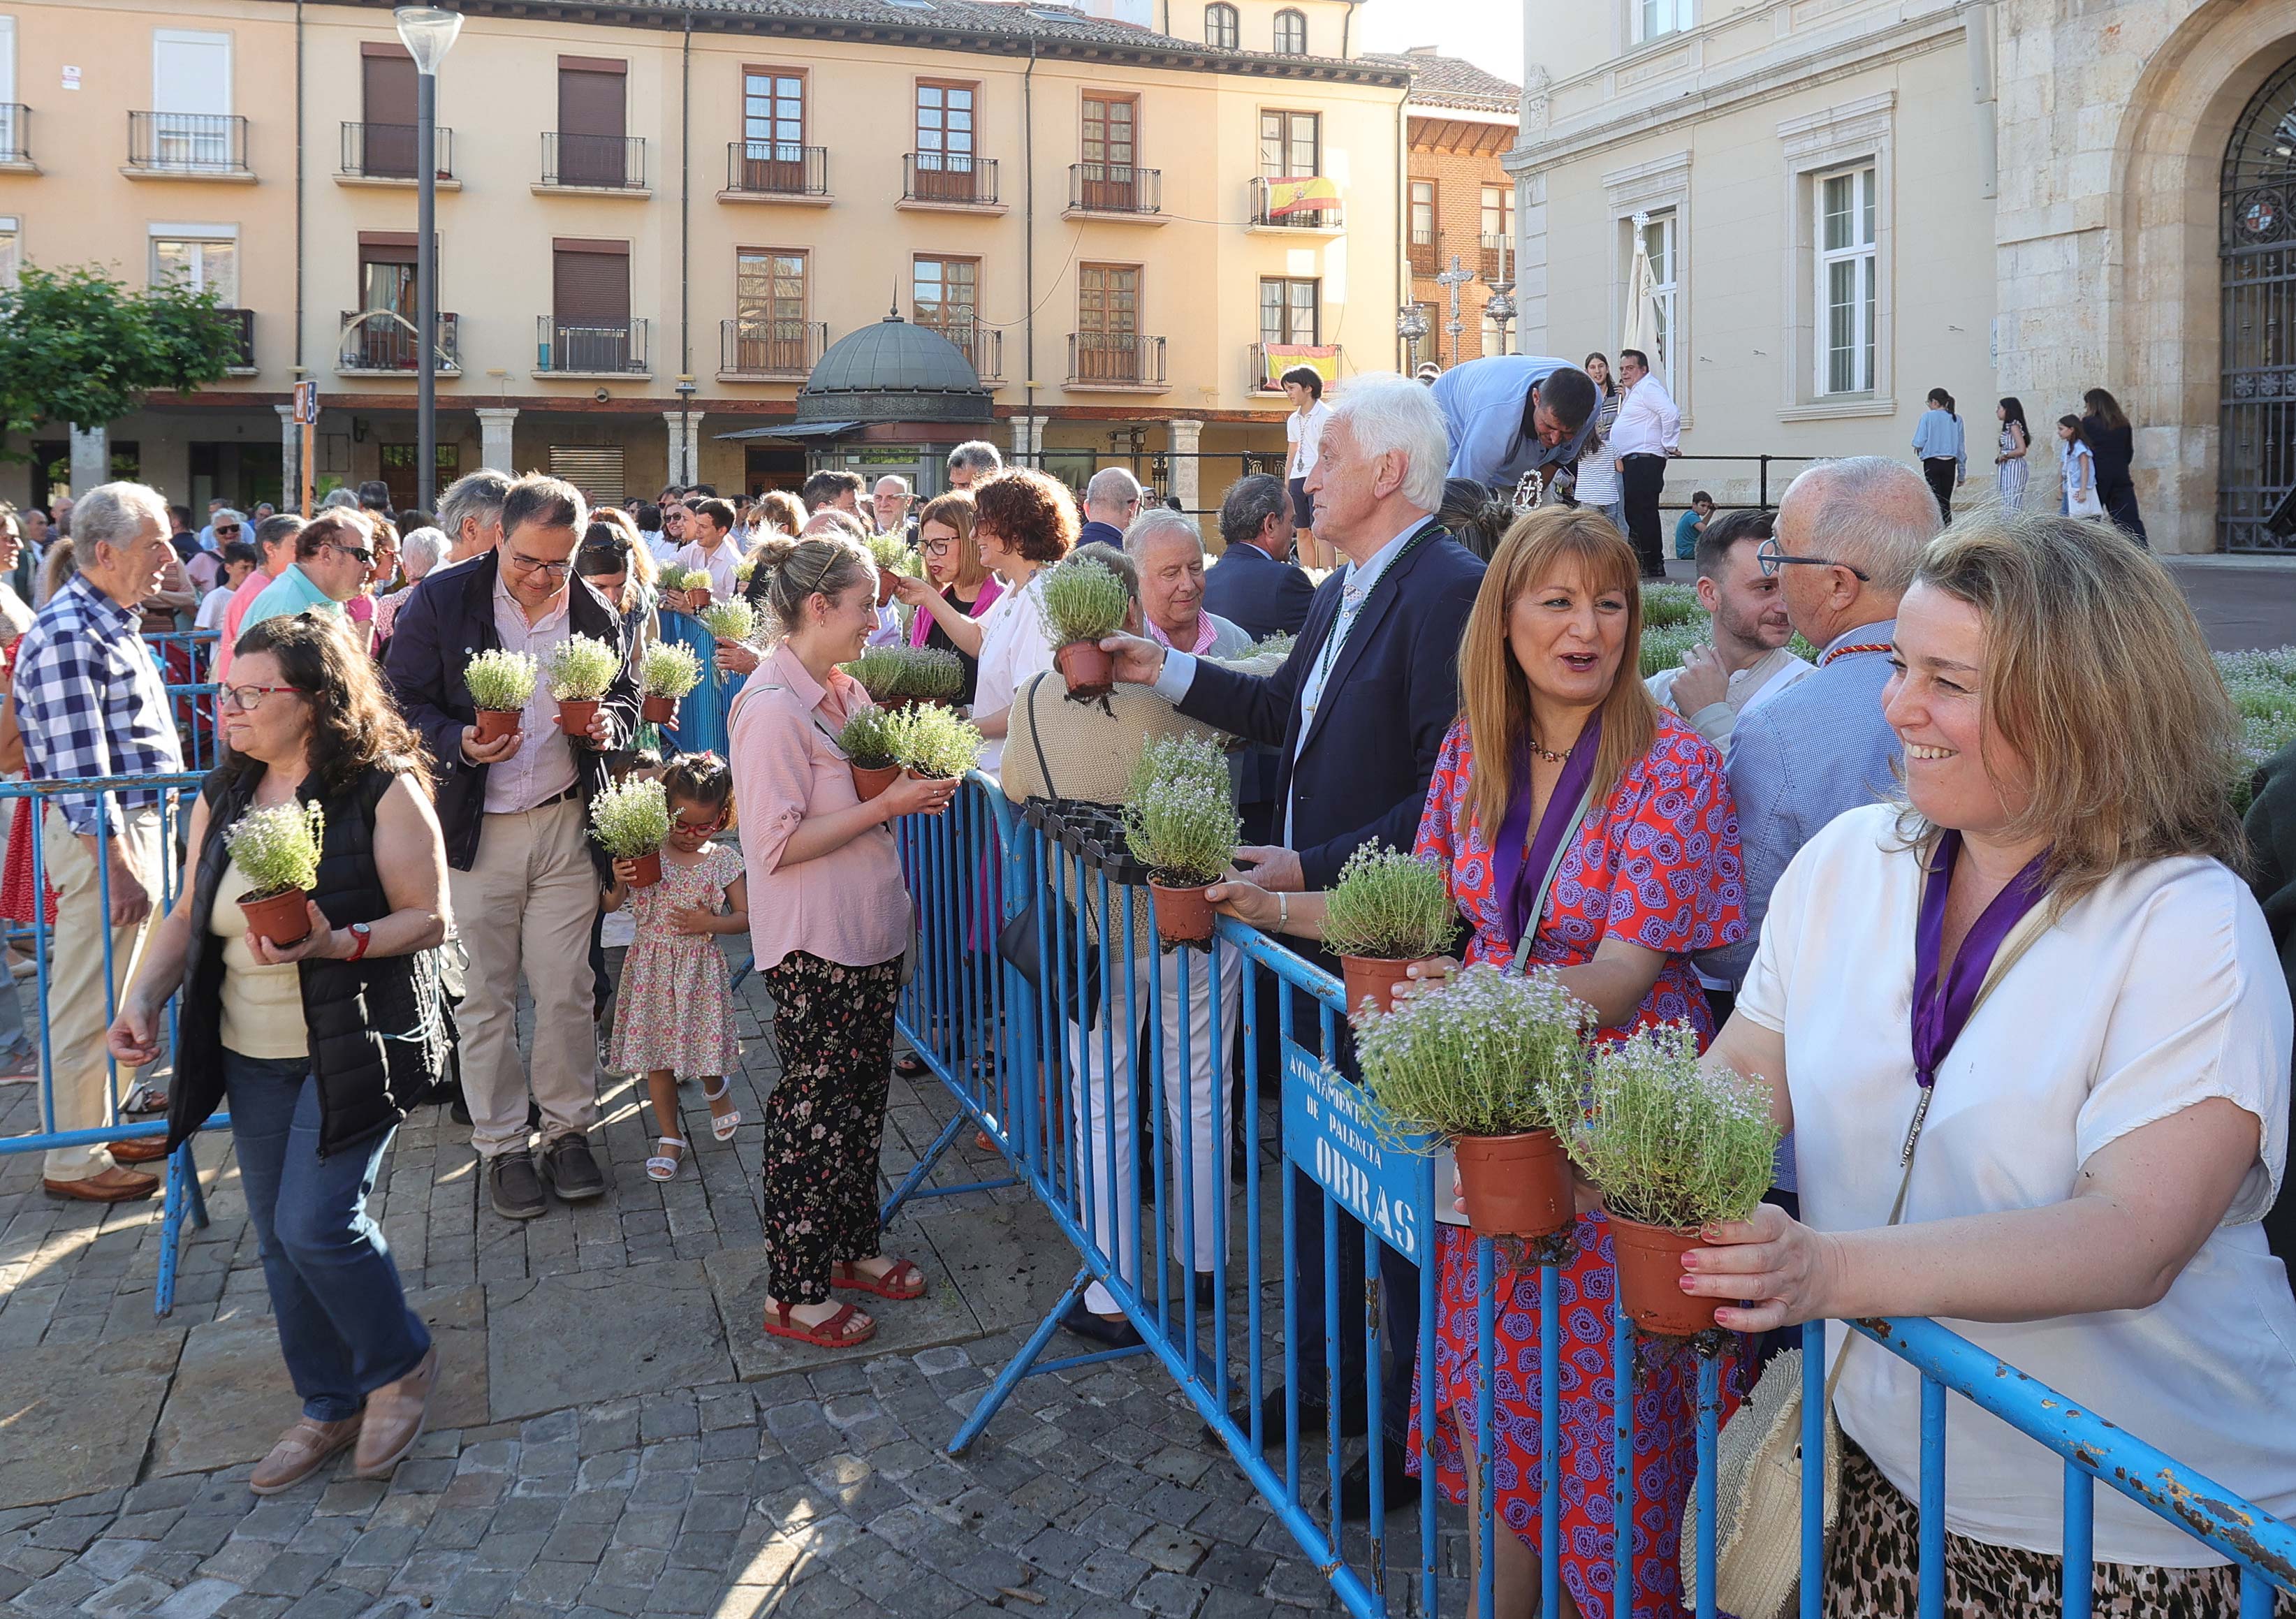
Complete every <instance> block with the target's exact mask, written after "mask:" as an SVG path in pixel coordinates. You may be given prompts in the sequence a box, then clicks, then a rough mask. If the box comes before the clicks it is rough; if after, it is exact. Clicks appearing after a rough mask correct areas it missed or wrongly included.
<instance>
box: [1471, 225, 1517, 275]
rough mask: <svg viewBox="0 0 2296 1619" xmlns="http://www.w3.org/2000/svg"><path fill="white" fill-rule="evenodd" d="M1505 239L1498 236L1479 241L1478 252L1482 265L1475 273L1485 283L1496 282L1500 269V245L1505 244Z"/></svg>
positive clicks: (1486, 237) (1483, 238)
mask: <svg viewBox="0 0 2296 1619" xmlns="http://www.w3.org/2000/svg"><path fill="white" fill-rule="evenodd" d="M1503 242H1505V238H1503V237H1498V236H1485V237H1482V238H1481V239H1480V253H1481V256H1482V263H1481V264H1480V266H1478V270H1477V273H1478V274H1480V275H1481V276H1482V278H1483V279H1484V280H1485V281H1497V280H1498V278H1499V271H1500V269H1501V268H1502V264H1501V260H1500V253H1499V249H1500V246H1501V245H1502V243H1503ZM1506 245H1509V246H1512V245H1513V244H1512V243H1507V244H1506Z"/></svg>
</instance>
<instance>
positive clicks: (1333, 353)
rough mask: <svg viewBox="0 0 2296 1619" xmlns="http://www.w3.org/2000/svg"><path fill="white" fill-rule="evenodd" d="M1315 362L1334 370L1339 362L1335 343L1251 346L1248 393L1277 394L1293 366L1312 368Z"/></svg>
mask: <svg viewBox="0 0 2296 1619" xmlns="http://www.w3.org/2000/svg"><path fill="white" fill-rule="evenodd" d="M1319 360H1327V361H1329V362H1331V366H1332V369H1333V370H1336V369H1337V368H1338V366H1339V363H1340V346H1339V345H1338V344H1337V343H1254V344H1253V345H1252V346H1251V391H1252V392H1253V393H1255V394H1280V393H1282V392H1283V381H1282V380H1281V379H1282V378H1283V373H1284V372H1287V371H1289V370H1291V369H1292V367H1293V366H1295V365H1308V366H1313V365H1315V364H1316V362H1317V361H1319ZM1328 374H1329V373H1328V372H1326V375H1327V376H1328ZM1326 385H1327V386H1328V383H1327V384H1326Z"/></svg>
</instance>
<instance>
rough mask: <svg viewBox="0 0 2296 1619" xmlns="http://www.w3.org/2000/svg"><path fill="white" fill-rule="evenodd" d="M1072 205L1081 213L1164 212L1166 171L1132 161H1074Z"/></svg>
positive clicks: (1070, 178)
mask: <svg viewBox="0 0 2296 1619" xmlns="http://www.w3.org/2000/svg"><path fill="white" fill-rule="evenodd" d="M1069 207H1070V209H1071V210H1072V211H1074V212H1076V213H1079V214H1160V213H1162V212H1163V211H1164V171H1163V170H1162V169H1160V168H1134V167H1133V166H1132V165H1131V164H1129V163H1071V164H1070V165H1069Z"/></svg>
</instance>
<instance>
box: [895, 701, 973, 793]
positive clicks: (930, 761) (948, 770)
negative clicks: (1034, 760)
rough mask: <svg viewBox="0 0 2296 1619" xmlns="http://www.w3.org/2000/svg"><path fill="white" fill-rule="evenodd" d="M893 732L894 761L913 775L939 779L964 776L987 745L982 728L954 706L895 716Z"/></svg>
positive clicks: (923, 708) (928, 706) (919, 708)
mask: <svg viewBox="0 0 2296 1619" xmlns="http://www.w3.org/2000/svg"><path fill="white" fill-rule="evenodd" d="M889 740H890V744H891V747H892V750H893V758H894V761H895V762H896V763H897V764H898V765H900V766H901V768H902V769H903V770H906V771H907V772H908V773H909V774H911V775H913V776H924V777H928V778H930V779H931V780H933V781H954V780H956V779H957V778H959V777H962V776H963V775H964V773H965V772H966V771H968V770H971V769H972V767H973V766H974V765H978V764H979V763H980V750H981V748H983V747H984V746H985V745H986V744H985V743H984V741H983V740H982V738H981V735H980V731H979V730H978V729H976V728H975V727H974V726H973V725H972V724H970V723H968V722H967V721H965V720H963V719H960V718H958V717H957V714H956V711H955V709H953V708H944V707H940V706H939V705H938V704H934V703H922V704H919V705H918V706H917V707H914V708H909V709H906V710H905V711H903V712H902V713H899V714H897V715H894V716H893V719H892V724H891V725H890V738H889Z"/></svg>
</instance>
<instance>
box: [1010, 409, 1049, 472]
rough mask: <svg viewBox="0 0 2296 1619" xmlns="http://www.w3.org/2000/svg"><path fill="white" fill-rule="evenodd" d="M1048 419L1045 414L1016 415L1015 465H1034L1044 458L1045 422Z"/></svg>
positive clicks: (1014, 422)
mask: <svg viewBox="0 0 2296 1619" xmlns="http://www.w3.org/2000/svg"><path fill="white" fill-rule="evenodd" d="M1047 420H1048V418H1046V417H1044V416H1015V417H1013V464H1014V465H1016V466H1022V467H1033V466H1036V465H1037V464H1038V462H1040V461H1041V460H1042V458H1043V456H1044V453H1045V423H1046V421H1047Z"/></svg>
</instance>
